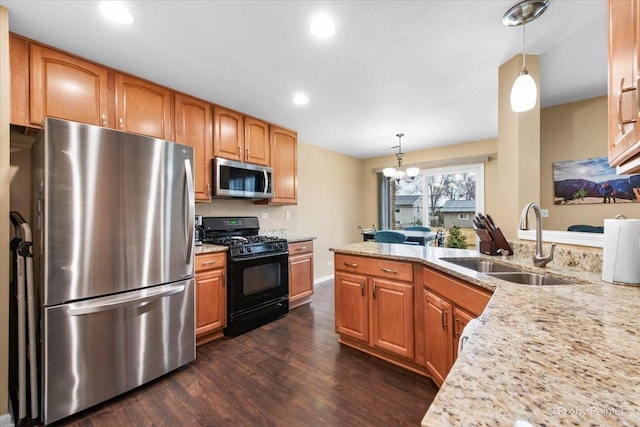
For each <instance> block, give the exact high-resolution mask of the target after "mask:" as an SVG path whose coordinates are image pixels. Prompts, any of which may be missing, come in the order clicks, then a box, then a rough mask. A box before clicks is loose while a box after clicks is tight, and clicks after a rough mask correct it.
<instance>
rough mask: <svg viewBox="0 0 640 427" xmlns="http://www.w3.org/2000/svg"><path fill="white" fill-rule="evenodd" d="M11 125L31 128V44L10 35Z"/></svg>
mask: <svg viewBox="0 0 640 427" xmlns="http://www.w3.org/2000/svg"><path fill="white" fill-rule="evenodd" d="M9 63H10V64H9V65H10V67H11V124H14V125H19V126H31V121H30V120H29V42H28V41H27V40H25V39H23V38H22V37H19V36H17V35H15V34H13V33H9Z"/></svg>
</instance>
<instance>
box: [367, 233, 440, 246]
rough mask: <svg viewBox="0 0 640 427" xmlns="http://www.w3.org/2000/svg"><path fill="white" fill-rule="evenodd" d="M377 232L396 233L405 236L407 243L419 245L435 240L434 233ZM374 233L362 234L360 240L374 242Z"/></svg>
mask: <svg viewBox="0 0 640 427" xmlns="http://www.w3.org/2000/svg"><path fill="white" fill-rule="evenodd" d="M378 231H397V232H399V233H402V234H404V235H405V236H407V241H408V242H416V243H418V244H419V245H423V246H424V245H426V244H427V243H428V242H430V241H432V240H435V238H436V234H437V233H436V232H435V231H416V230H378ZM374 233H375V232H374V231H371V232H366V233H362V239H363V240H364V241H365V242H366V241H367V240H374V239H373V235H374Z"/></svg>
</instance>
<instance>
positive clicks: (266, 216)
mask: <svg viewBox="0 0 640 427" xmlns="http://www.w3.org/2000/svg"><path fill="white" fill-rule="evenodd" d="M260 218H262V219H267V218H269V214H268V213H267V212H262V213H261V214H260Z"/></svg>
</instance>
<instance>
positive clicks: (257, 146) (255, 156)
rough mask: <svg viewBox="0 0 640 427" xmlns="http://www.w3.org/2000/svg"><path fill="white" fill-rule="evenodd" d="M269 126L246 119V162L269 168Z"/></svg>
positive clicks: (258, 121)
mask: <svg viewBox="0 0 640 427" xmlns="http://www.w3.org/2000/svg"><path fill="white" fill-rule="evenodd" d="M270 152H271V150H270V143H269V125H268V124H267V123H265V122H263V121H262V120H258V119H254V118H253V117H247V116H245V118H244V161H245V162H247V163H254V164H256V165H263V166H269V164H270V163H271V158H270V156H269V153H270Z"/></svg>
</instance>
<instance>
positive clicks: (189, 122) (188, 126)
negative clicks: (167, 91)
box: [175, 93, 213, 202]
mask: <svg viewBox="0 0 640 427" xmlns="http://www.w3.org/2000/svg"><path fill="white" fill-rule="evenodd" d="M212 110H213V108H212V105H211V104H209V103H208V102H205V101H202V100H200V99H196V98H193V97H190V96H187V95H183V94H181V93H176V94H175V128H176V142H180V143H182V144H186V145H190V146H192V147H193V163H194V174H195V180H194V187H195V199H196V201H198V202H208V201H211V156H212V152H213V125H212V121H213V113H212Z"/></svg>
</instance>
